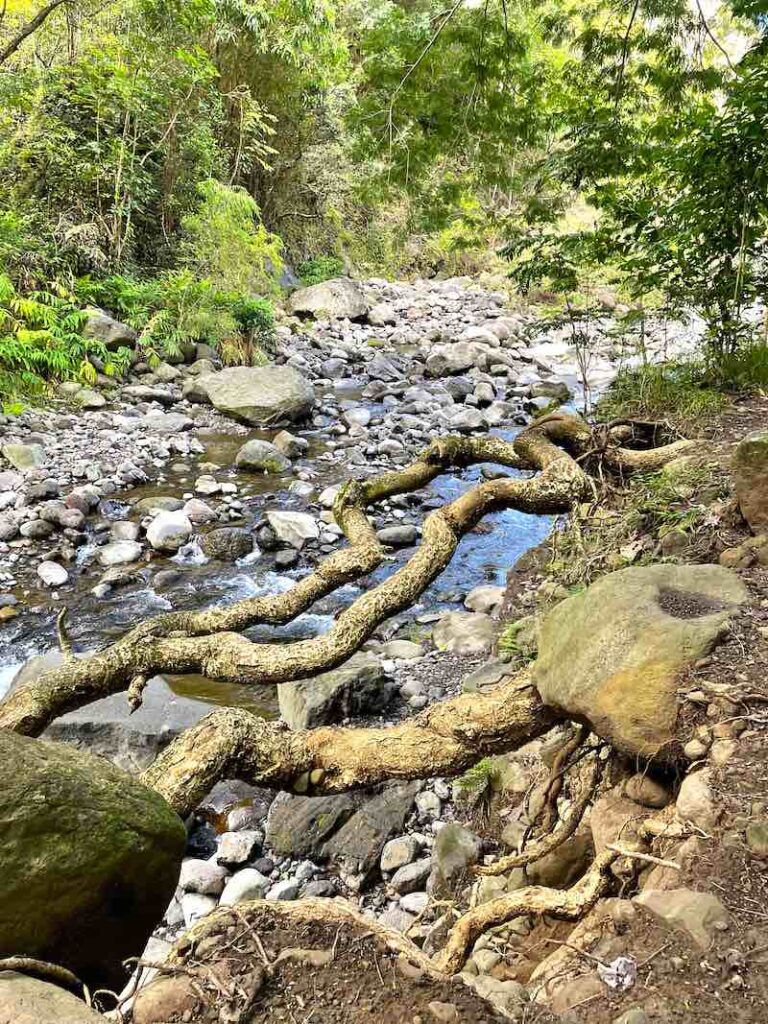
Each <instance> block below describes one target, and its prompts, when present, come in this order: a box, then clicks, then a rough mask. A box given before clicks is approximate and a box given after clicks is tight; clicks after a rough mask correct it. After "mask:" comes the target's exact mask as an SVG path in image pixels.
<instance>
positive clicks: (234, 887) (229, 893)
mask: <svg viewBox="0 0 768 1024" xmlns="http://www.w3.org/2000/svg"><path fill="white" fill-rule="evenodd" d="M271 884H272V883H271V882H270V880H269V879H268V878H267V877H266V876H265V875H262V873H261V872H260V871H257V870H256V868H243V870H242V871H238V872H237V874H236V875H233V876H232V877H231V878H230V880H229V881H228V882H227V884H226V885H225V886H224V892H223V893H222V894H221V900H220V901H219V902H220V903H221V906H223V907H233V906H235V904H237V903H245V902H246V901H247V900H262V899H264V895H265V893H266V892H267V890H268V889H269V887H270V885H271Z"/></svg>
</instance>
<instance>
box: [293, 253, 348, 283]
mask: <svg viewBox="0 0 768 1024" xmlns="http://www.w3.org/2000/svg"><path fill="white" fill-rule="evenodd" d="M297 273H298V275H299V280H300V281H301V283H302V284H303V285H304V286H305V287H308V286H309V285H312V284H320V282H321V281H329V280H330V279H331V278H332V277H340V276H341V275H342V274H343V273H344V263H343V261H342V260H341V259H340V258H339V257H338V256H316V257H315V258H314V259H311V260H305V261H304V262H303V263H300V264H299V266H298V268H297Z"/></svg>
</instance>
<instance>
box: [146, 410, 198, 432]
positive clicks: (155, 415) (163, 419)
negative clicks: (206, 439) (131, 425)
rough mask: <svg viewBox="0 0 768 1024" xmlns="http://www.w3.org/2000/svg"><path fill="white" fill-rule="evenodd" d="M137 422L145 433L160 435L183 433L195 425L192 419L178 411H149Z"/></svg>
mask: <svg viewBox="0 0 768 1024" xmlns="http://www.w3.org/2000/svg"><path fill="white" fill-rule="evenodd" d="M138 422H139V424H140V425H141V426H142V427H143V428H144V430H146V431H147V433H149V434H159V435H160V436H161V437H172V436H173V435H174V434H183V433H184V431H185V430H191V429H192V427H193V426H194V425H195V421H194V420H192V419H190V418H189V416H185V415H184V414H183V413H180V412H150V413H147V415H146V416H142V417H141V419H140V420H139V421H138Z"/></svg>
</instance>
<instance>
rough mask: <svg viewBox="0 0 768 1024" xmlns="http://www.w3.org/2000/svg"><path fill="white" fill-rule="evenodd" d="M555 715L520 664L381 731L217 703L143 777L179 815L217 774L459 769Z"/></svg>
mask: <svg viewBox="0 0 768 1024" xmlns="http://www.w3.org/2000/svg"><path fill="white" fill-rule="evenodd" d="M555 721H557V714H556V712H554V711H553V710H552V709H550V708H549V707H547V706H546V705H545V704H544V703H543V702H542V700H541V698H540V697H539V695H538V693H537V692H536V690H535V689H534V688H533V686H532V685H531V682H530V678H529V675H528V673H527V671H523V672H522V673H520V675H518V676H516V677H514V678H513V679H511V680H509V681H508V682H506V683H503V684H501V685H500V686H497V687H495V688H494V689H492V690H490V691H488V692H486V693H481V694H475V693H471V694H469V693H468V694H462V695H461V696H459V697H454V698H453V699H451V700H446V701H442V702H440V703H438V704H434V705H433V706H432V707H430V708H427V709H426V710H424V711H422V712H421V713H420V714H419V715H416V716H415V717H414V718H411V719H408V720H407V721H405V722H402V723H400V724H398V725H394V726H389V727H388V728H373V729H344V728H332V727H325V728H318V729H308V730H305V731H299V732H291V731H290V730H288V729H285V728H283V727H281V725H280V723H276V722H265V721H264V720H263V719H261V718H257V717H256V716H255V715H253V714H251V713H250V712H248V711H244V710H242V709H239V708H220V709H217V710H216V711H213V712H211V713H210V714H209V715H206V717H205V718H203V719H202V721H200V722H199V723H198V724H197V725H195V726H193V727H192V728H190V729H187V730H186V731H185V732H183V733H182V734H181V735H180V736H178V737H177V738H176V739H175V740H173V741H172V742H171V743H170V745H169V746H168V747H166V749H165V750H164V751H162V752H161V753H160V754H159V755H158V757H157V758H156V760H155V761H154V762H153V763H152V764H151V765H150V766H149V768H148V769H147V770H146V771H145V772H144V775H143V776H142V780H143V782H144V783H145V784H146V785H147V786H149V787H150V788H152V789H154V790H156V791H157V792H158V793H160V794H161V795H162V796H163V797H165V799H166V800H167V801H168V803H169V804H170V805H171V806H172V807H173V808H174V809H175V810H176V811H177V813H178V814H180V815H181V816H182V817H185V816H186V815H187V814H189V813H190V812H191V811H192V810H194V808H195V807H196V806H197V805H198V804H199V803H200V801H201V800H202V799H203V798H204V797H205V795H206V793H208V792H209V790H210V789H211V788H212V786H213V785H214V784H215V783H216V782H217V781H218V780H219V779H229V778H238V779H241V780H242V781H244V782H249V783H251V784H252V785H256V786H266V787H270V788H275V789H283V790H289V791H291V790H293V791H300V792H310V793H313V794H319V793H338V792H341V791H343V790H347V789H353V788H356V787H361V786H374V785H377V784H379V783H382V782H386V781H388V780H390V779H423V778H425V777H427V776H430V775H448V776H450V775H458V774H460V773H461V772H463V771H466V769H467V768H470V767H471V766H472V765H474V764H476V763H477V762H478V761H479V760H480V759H481V758H482V757H486V756H490V755H492V754H498V753H501V752H503V751H507V750H513V749H515V748H516V747H519V746H521V745H522V744H524V743H527V742H528V741H529V740H530V739H531V738H533V737H535V736H539V735H541V734H543V733H544V732H546V731H547V730H548V729H550V728H551V727H552V725H553V724H554V723H555Z"/></svg>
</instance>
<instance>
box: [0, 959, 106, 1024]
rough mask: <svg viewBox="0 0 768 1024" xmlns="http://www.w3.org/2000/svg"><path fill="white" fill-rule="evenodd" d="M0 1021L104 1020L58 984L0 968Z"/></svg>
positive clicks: (68, 1023) (84, 1023)
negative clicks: (0, 970)
mask: <svg viewBox="0 0 768 1024" xmlns="http://www.w3.org/2000/svg"><path fill="white" fill-rule="evenodd" d="M0 1024H104V1017H102V1016H101V1014H100V1013H96V1011H95V1010H91V1009H90V1007H88V1006H86V1005H85V1003H84V1002H83V1001H82V999H78V998H77V996H73V995H72V994H71V993H70V992H66V991H65V990H64V989H63V988H59V986H58V985H52V984H51V983H50V982H47V981H40V980H38V979H37V978H30V977H29V976H28V975H26V974H17V973H16V972H15V971H2V972H0Z"/></svg>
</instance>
